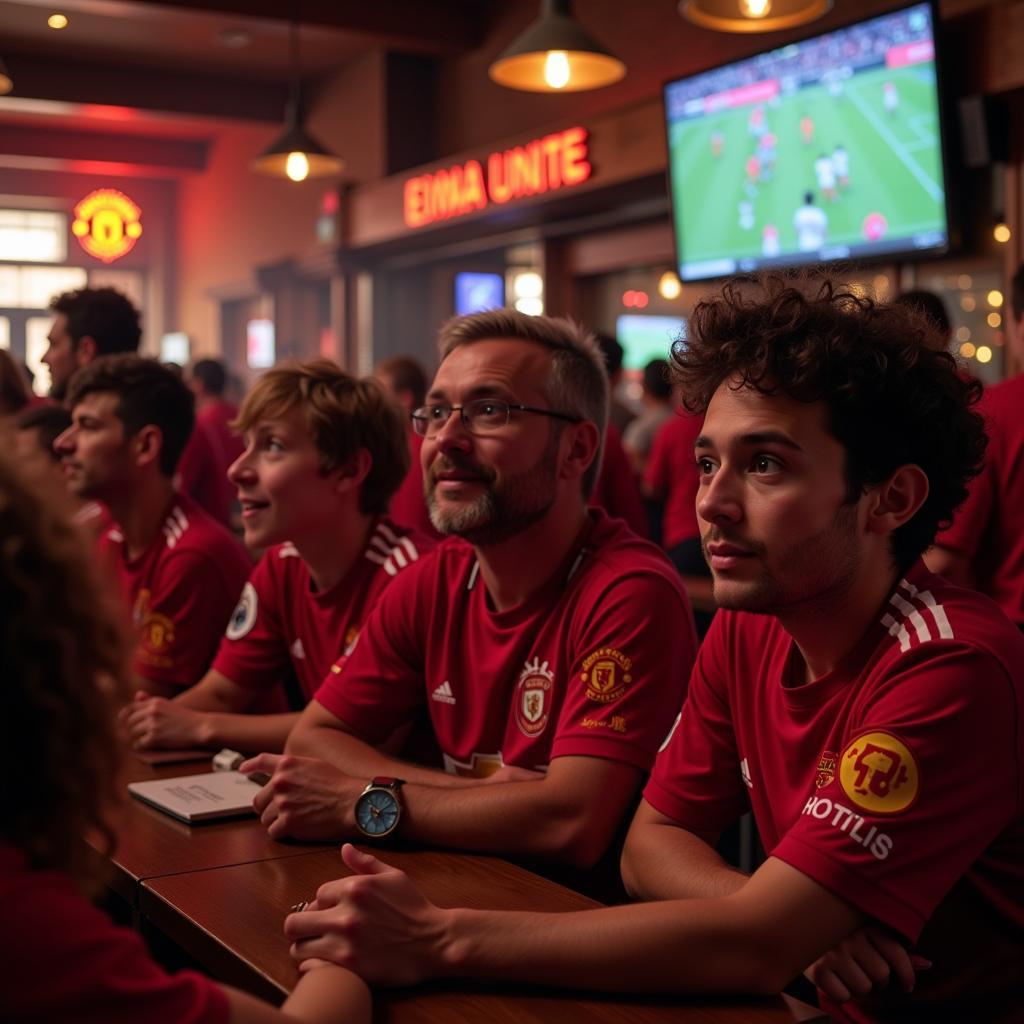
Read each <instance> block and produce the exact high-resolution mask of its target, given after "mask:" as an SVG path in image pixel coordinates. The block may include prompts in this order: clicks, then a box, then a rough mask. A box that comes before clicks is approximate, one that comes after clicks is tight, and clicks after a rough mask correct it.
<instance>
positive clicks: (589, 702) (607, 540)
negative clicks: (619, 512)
mask: <svg viewBox="0 0 1024 1024" xmlns="http://www.w3.org/2000/svg"><path fill="white" fill-rule="evenodd" d="M695 648H696V641H695V636H694V628H693V619H692V616H691V613H690V608H689V604H688V602H687V598H686V594H685V593H684V591H683V589H682V586H681V585H680V582H679V577H678V575H677V573H676V571H675V569H674V568H673V567H672V565H671V564H670V563H669V562H668V561H667V560H666V559H665V557H664V555H663V554H662V553H661V552H660V551H659V550H658V549H657V548H656V547H654V545H652V544H650V543H648V542H646V541H643V540H640V539H639V538H637V537H636V536H634V535H633V534H632V533H630V531H629V530H628V529H627V527H626V526H625V524H623V523H622V522H619V521H617V520H615V521H613V520H609V519H608V517H607V516H606V515H605V514H604V513H603V512H600V511H596V510H592V512H591V525H590V528H589V530H588V533H587V536H586V537H585V538H584V540H583V541H582V543H581V545H580V546H579V547H578V549H577V550H576V551H575V552H573V554H572V557H571V559H569V560H568V561H567V563H566V564H565V565H563V566H562V567H560V568H557V569H556V570H555V571H554V573H553V575H552V577H551V579H550V580H549V581H548V582H547V583H546V584H545V585H544V586H543V587H542V588H541V589H540V590H539V591H538V592H537V593H535V594H534V595H533V596H532V597H531V598H529V599H528V600H527V601H526V602H525V603H523V604H522V605H520V606H518V607H516V608H512V609H509V610H507V611H503V612H496V611H494V610H492V608H491V607H490V605H489V598H488V596H487V592H486V588H485V586H484V585H483V582H482V580H481V579H480V574H479V565H478V564H477V560H476V554H475V552H474V550H473V548H472V547H471V546H470V545H469V544H467V543H466V542H464V541H462V540H459V539H455V538H453V539H450V540H448V541H446V542H445V543H443V544H442V545H441V546H440V547H439V548H438V549H437V550H436V551H435V552H434V553H433V554H432V555H431V556H430V557H429V558H427V559H424V560H423V561H421V562H420V563H419V564H418V565H416V566H414V567H413V568H412V569H410V570H409V571H408V572H406V573H403V575H402V577H401V578H400V579H398V580H396V581H395V583H394V585H392V586H391V587H390V588H389V589H388V591H387V593H386V594H385V595H384V596H383V598H382V599H381V601H380V602H379V603H378V605H377V608H376V609H375V610H374V612H373V614H372V615H371V616H370V618H369V620H368V621H367V623H366V626H365V628H364V629H363V632H362V634H361V636H360V638H359V642H358V643H357V644H356V647H355V649H354V650H353V651H352V652H351V655H350V656H349V657H348V658H347V659H346V660H345V663H344V665H343V666H342V667H341V670H340V671H339V672H334V673H332V674H330V675H329V676H328V677H327V679H326V681H325V682H324V685H323V686H322V687H321V688H320V690H319V692H318V693H317V695H316V699H317V700H318V701H319V702H320V703H321V704H323V705H324V707H326V708H327V709H328V710H329V711H331V712H332V713H333V714H335V715H337V716H338V717H339V718H340V719H342V721H344V722H345V723H346V724H347V725H348V726H349V727H350V728H352V729H353V730H354V731H355V733H356V734H357V735H360V736H362V737H363V738H364V739H366V740H367V741H369V742H371V743H376V742H380V741H382V740H383V739H384V738H385V737H387V736H389V735H390V734H391V733H392V732H393V731H394V730H395V729H396V728H397V727H398V726H399V725H401V724H403V723H405V722H407V721H409V720H411V719H412V718H413V717H414V715H415V714H416V712H417V711H418V710H420V709H422V708H423V707H424V706H425V707H426V709H427V710H428V712H429V714H430V719H431V722H432V725H433V729H434V733H435V735H436V738H437V741H438V744H439V746H440V748H441V751H442V753H443V754H444V762H445V767H446V769H447V770H448V771H449V772H451V773H453V774H465V775H472V776H484V775H488V774H490V773H491V772H492V771H494V770H495V769H497V768H498V767H500V766H501V765H503V764H506V765H518V766H520V767H523V768H530V769H534V770H544V769H545V768H547V766H548V763H549V762H550V760H551V759H552V758H554V757H560V756H564V755H584V756H590V757H601V758H606V759H608V760H612V761H622V762H625V763H626V764H631V765H635V766H636V767H637V768H639V769H641V770H642V771H645V772H646V771H647V770H648V769H649V768H650V766H651V763H652V761H653V759H654V754H655V751H656V750H657V748H658V745H659V743H661V741H662V740H663V739H664V737H665V735H666V733H667V731H668V727H669V726H670V725H671V722H672V717H673V715H674V714H675V710H676V709H677V708H678V702H679V701H680V699H681V696H682V693H683V691H684V689H685V686H686V679H687V675H688V673H689V669H690V666H691V664H692V661H693V657H694V651H695Z"/></svg>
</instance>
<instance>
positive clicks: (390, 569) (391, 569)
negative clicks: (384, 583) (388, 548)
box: [381, 558, 398, 576]
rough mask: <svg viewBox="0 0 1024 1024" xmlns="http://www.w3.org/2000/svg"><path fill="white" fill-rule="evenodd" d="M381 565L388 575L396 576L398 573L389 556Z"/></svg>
mask: <svg viewBox="0 0 1024 1024" xmlns="http://www.w3.org/2000/svg"><path fill="white" fill-rule="evenodd" d="M381 565H383V566H384V571H385V572H386V573H387V574H388V575H389V576H397V575H398V570H397V569H396V568H395V563H394V562H392V561H391V559H390V558H389V559H388V560H387V561H385V562H382V563H381Z"/></svg>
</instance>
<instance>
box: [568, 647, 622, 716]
mask: <svg viewBox="0 0 1024 1024" xmlns="http://www.w3.org/2000/svg"><path fill="white" fill-rule="evenodd" d="M632 667H633V662H632V660H631V659H630V658H627V657H626V656H625V655H624V654H623V653H622V652H621V651H619V650H616V649H615V648H614V647H600V648H598V649H597V650H596V651H594V653H593V654H591V655H589V656H588V657H586V658H585V659H584V661H583V671H582V672H581V673H580V679H581V680H583V682H584V683H586V686H587V697H589V698H590V700H595V701H597V702H598V703H599V704H609V703H611V702H612V701H613V700H618V699H619V698H620V697H621V696H622V695H623V694H624V693H625V692H626V687H627V686H629V684H630V683H631V682H632V681H633V677H632V676H631V675H630V669H631V668H632Z"/></svg>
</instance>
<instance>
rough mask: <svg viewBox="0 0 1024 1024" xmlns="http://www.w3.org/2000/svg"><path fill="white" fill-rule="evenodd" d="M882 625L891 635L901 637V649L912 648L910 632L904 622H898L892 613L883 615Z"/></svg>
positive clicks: (907, 649)
mask: <svg viewBox="0 0 1024 1024" xmlns="http://www.w3.org/2000/svg"><path fill="white" fill-rule="evenodd" d="M882 625H883V626H885V628H886V629H888V630H889V634H890V635H891V636H894V637H897V638H898V639H899V642H900V650H901V651H909V650H910V634H909V633H908V632H907V629H906V627H905V626H904V625H903V623H902V622H897V621H896V620H895V619H894V618H893V617H892V616H891V615H883V616H882Z"/></svg>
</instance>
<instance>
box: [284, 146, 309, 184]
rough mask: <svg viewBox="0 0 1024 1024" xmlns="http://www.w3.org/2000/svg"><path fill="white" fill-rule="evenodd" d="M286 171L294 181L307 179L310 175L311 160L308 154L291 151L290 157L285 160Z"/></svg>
mask: <svg viewBox="0 0 1024 1024" xmlns="http://www.w3.org/2000/svg"><path fill="white" fill-rule="evenodd" d="M284 173H285V174H287V175H288V177H289V178H291V179H292V181H305V180H306V178H307V177H309V161H308V160H307V159H306V154H305V153H299V152H298V151H296V152H294V153H289V154H288V159H287V160H286V161H285V165H284Z"/></svg>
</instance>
